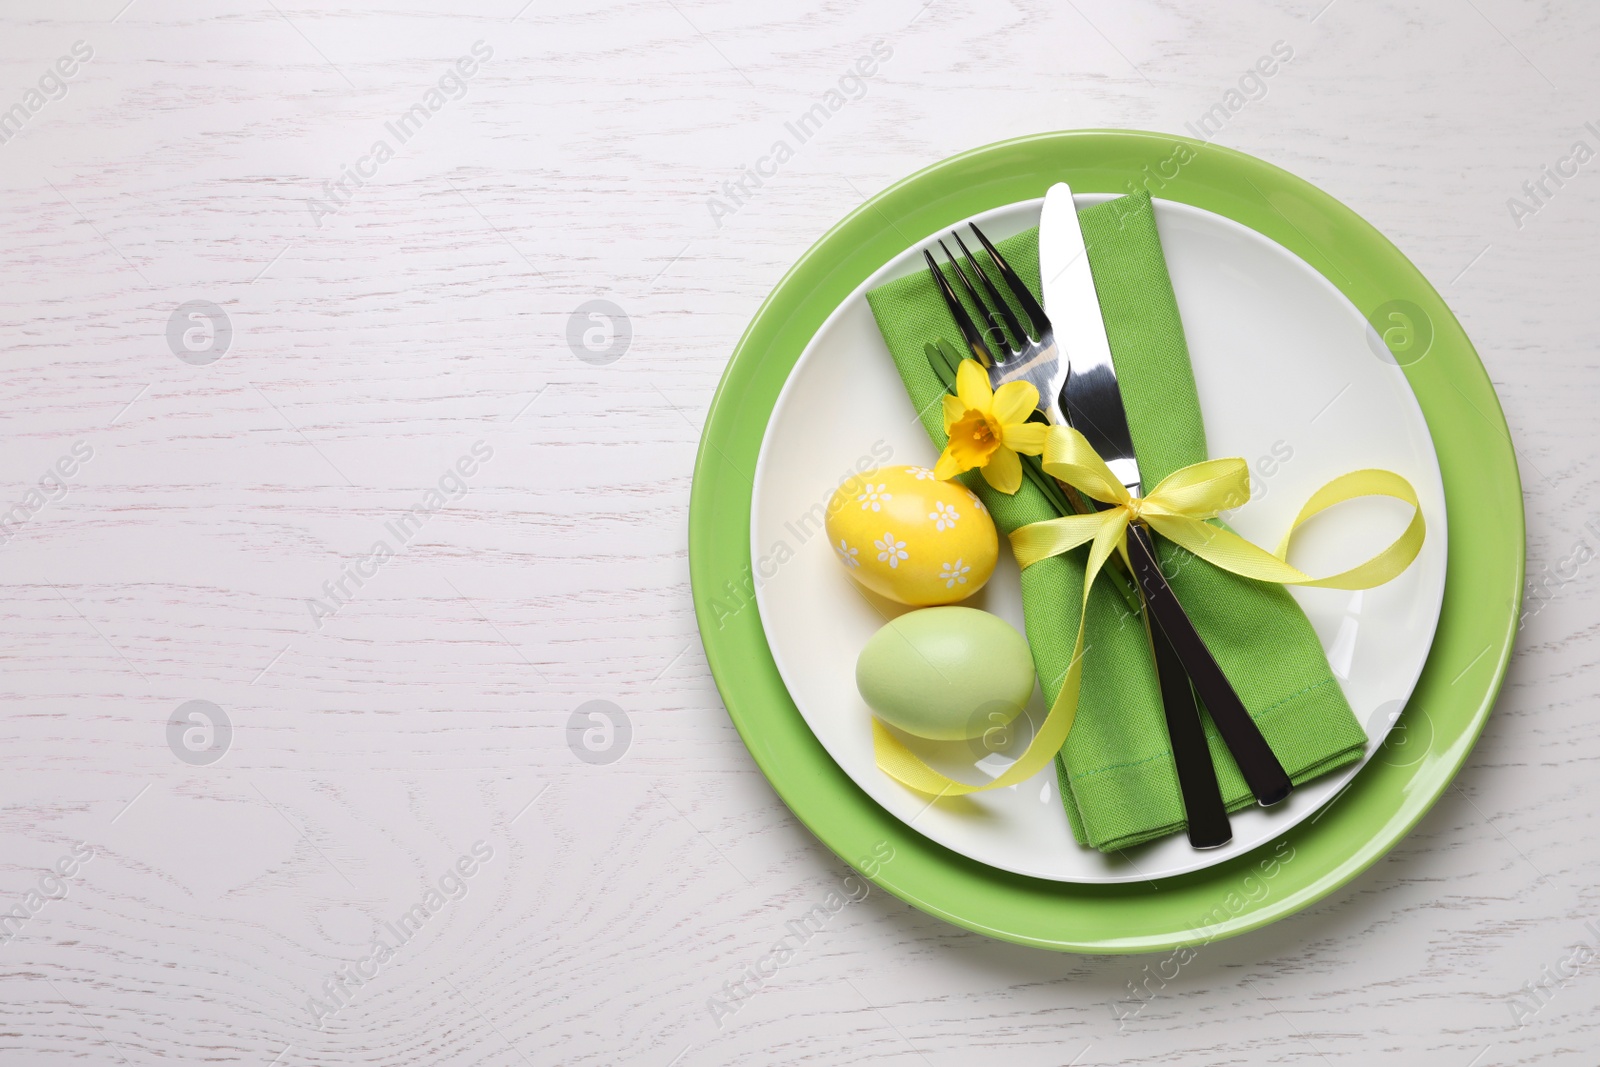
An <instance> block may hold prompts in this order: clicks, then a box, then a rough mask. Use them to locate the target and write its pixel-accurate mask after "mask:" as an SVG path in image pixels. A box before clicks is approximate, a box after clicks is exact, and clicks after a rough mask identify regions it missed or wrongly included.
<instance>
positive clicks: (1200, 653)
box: [1128, 522, 1294, 808]
mask: <svg viewBox="0 0 1600 1067" xmlns="http://www.w3.org/2000/svg"><path fill="white" fill-rule="evenodd" d="M1128 556H1129V558H1130V559H1131V560H1132V562H1133V572H1134V576H1135V577H1136V578H1137V579H1138V582H1139V588H1140V589H1142V590H1143V591H1144V595H1145V602H1146V603H1147V604H1149V606H1150V615H1151V617H1152V618H1153V619H1154V620H1155V623H1156V625H1157V626H1158V627H1159V628H1160V629H1161V631H1162V633H1164V634H1165V635H1166V637H1167V639H1168V640H1169V641H1170V642H1171V643H1172V648H1173V650H1174V651H1175V652H1176V654H1177V657H1178V659H1179V660H1180V661H1181V662H1182V663H1183V667H1184V669H1185V670H1186V671H1188V673H1189V680H1190V681H1192V682H1193V683H1194V688H1195V692H1196V693H1197V694H1198V695H1199V697H1200V700H1201V702H1202V703H1204V704H1205V706H1206V710H1207V711H1208V712H1210V713H1211V721H1212V722H1214V723H1216V724H1217V732H1218V733H1220V734H1222V739H1223V741H1225V742H1227V745H1228V750H1229V751H1230V752H1232V753H1233V758H1234V762H1236V763H1237V764H1238V765H1239V771H1240V773H1242V774H1243V775H1244V780H1245V783H1246V784H1247V785H1249V787H1250V792H1252V793H1254V794H1255V798H1256V802H1257V803H1258V804H1260V805H1261V806H1262V807H1264V808H1265V807H1270V806H1272V805H1273V804H1277V803H1278V802H1280V801H1282V800H1283V799H1285V798H1286V797H1288V795H1289V794H1290V792H1292V791H1293V789H1294V783H1293V782H1291V781H1290V780H1289V775H1288V774H1287V773H1286V772H1285V771H1284V769H1283V764H1281V763H1279V762H1278V757H1277V756H1276V755H1274V754H1273V751H1272V748H1271V746H1269V745H1268V744H1267V739H1266V738H1265V737H1262V736H1261V728H1260V727H1258V726H1257V725H1256V724H1255V720H1254V719H1252V718H1250V712H1248V711H1247V710H1245V706H1244V703H1243V702H1242V701H1241V700H1240V699H1239V694H1238V693H1236V692H1234V689H1233V685H1232V683H1230V682H1229V681H1228V678H1227V675H1225V674H1223V673H1222V668H1221V667H1219V666H1217V661H1216V658H1215V657H1213V656H1212V655H1211V650H1210V649H1209V648H1207V647H1206V643H1205V641H1203V640H1202V639H1201V637H1200V634H1199V633H1197V632H1196V631H1195V628H1194V623H1192V622H1190V621H1189V615H1188V613H1187V612H1185V611H1184V610H1183V605H1182V604H1180V603H1179V602H1178V597H1177V595H1176V594H1175V593H1173V591H1172V587H1171V586H1170V585H1168V584H1167V579H1166V576H1165V575H1163V574H1162V573H1161V563H1160V561H1159V560H1158V559H1157V558H1156V546H1155V543H1154V542H1153V541H1152V540H1151V539H1150V531H1149V529H1147V528H1146V527H1145V526H1144V524H1143V523H1138V522H1135V523H1130V524H1129V525H1128Z"/></svg>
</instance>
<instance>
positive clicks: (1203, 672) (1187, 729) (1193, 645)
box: [1039, 182, 1294, 825]
mask: <svg viewBox="0 0 1600 1067" xmlns="http://www.w3.org/2000/svg"><path fill="white" fill-rule="evenodd" d="M1039 275H1040V288H1041V292H1042V294H1043V297H1044V306H1045V313H1046V314H1047V315H1048V316H1049V318H1050V321H1051V324H1052V326H1053V327H1054V330H1055V337H1056V343H1057V344H1058V345H1059V346H1060V351H1061V358H1062V359H1064V360H1066V361H1067V363H1068V366H1069V368H1070V370H1069V373H1068V376H1067V381H1066V384H1065V385H1064V386H1063V387H1062V390H1061V396H1060V397H1058V398H1054V400H1053V402H1052V404H1051V407H1052V408H1053V409H1054V410H1051V409H1046V414H1047V416H1048V417H1050V418H1051V419H1052V420H1056V421H1061V422H1064V423H1065V424H1067V425H1070V426H1072V427H1073V428H1074V429H1076V430H1077V431H1078V432H1079V433H1081V434H1083V435H1084V437H1085V438H1086V439H1087V440H1088V441H1089V443H1090V444H1091V445H1093V446H1094V449H1095V451H1096V452H1098V453H1099V454H1100V455H1101V457H1102V458H1104V459H1105V461H1106V466H1108V467H1110V468H1111V471H1112V473H1113V474H1114V475H1115V476H1116V477H1117V479H1118V480H1119V481H1121V482H1122V483H1123V485H1124V486H1126V487H1127V489H1128V491H1129V492H1130V493H1132V494H1134V495H1135V496H1139V495H1142V493H1143V481H1142V478H1141V475H1140V471H1139V459H1138V453H1137V450H1136V449H1135V448H1134V444H1133V434H1132V432H1131V430H1130V429H1129V427H1128V417H1127V411H1126V408H1125V407H1124V405H1123V401H1122V389H1121V386H1120V384H1119V383H1118V381H1117V371H1116V364H1115V362H1114V361H1113V359H1112V356H1111V342H1110V338H1109V335H1108V334H1107V332H1106V327H1105V319H1104V316H1103V314H1102V312H1101V309H1100V300H1099V294H1098V291H1097V290H1096V288H1095V281H1094V273H1093V269H1092V267H1091V265H1090V263H1089V256H1088V252H1087V249H1086V247H1085V245H1084V240H1083V230H1082V227H1081V226H1080V224H1079V222H1078V211H1077V205H1076V204H1075V203H1074V201H1073V199H1072V189H1071V188H1070V187H1069V186H1068V185H1067V184H1066V183H1065V182H1058V183H1056V184H1055V185H1053V186H1051V187H1050V189H1049V190H1048V192H1047V193H1046V194H1045V201H1044V207H1043V210H1042V211H1041V213H1040V217H1039ZM1128 548H1129V553H1128V555H1129V558H1130V560H1132V562H1133V569H1134V575H1135V578H1136V579H1137V581H1138V583H1139V587H1140V589H1141V591H1142V592H1143V593H1144V595H1145V601H1146V603H1147V605H1148V606H1149V611H1148V613H1147V614H1148V615H1149V616H1150V617H1151V618H1152V619H1154V623H1155V625H1154V626H1153V627H1152V638H1154V637H1155V633H1154V631H1155V630H1159V631H1160V632H1161V636H1162V637H1164V638H1165V639H1166V642H1167V643H1168V644H1170V651H1171V652H1172V653H1173V655H1174V656H1175V658H1176V659H1177V660H1179V661H1180V662H1181V663H1182V666H1183V669H1184V670H1185V671H1186V672H1187V673H1188V676H1189V681H1190V682H1192V683H1193V690H1192V693H1191V696H1190V698H1189V701H1187V703H1188V704H1189V705H1190V706H1191V707H1192V705H1193V699H1194V696H1198V698H1199V700H1200V701H1201V702H1202V703H1203V704H1204V705H1205V708H1206V710H1207V711H1208V712H1209V713H1210V715H1211V721H1212V722H1213V723H1215V724H1216V726H1217V731H1218V732H1219V733H1220V734H1221V735H1222V739H1223V741H1224V742H1225V743H1226V744H1227V746H1228V749H1229V751H1231V752H1232V753H1233V757H1234V760H1235V762H1236V763H1237V764H1238V765H1239V770H1240V772H1241V773H1242V774H1243V775H1244V778H1245V781H1246V783H1247V784H1248V785H1249V787H1250V791H1251V792H1252V793H1253V794H1254V795H1255V797H1256V800H1257V802H1258V803H1260V804H1261V805H1262V806H1263V807H1266V806H1270V805H1272V804H1276V803H1278V802H1279V801H1282V800H1283V799H1284V798H1286V797H1287V796H1288V795H1289V793H1290V792H1291V791H1292V790H1293V788H1294V786H1293V784H1292V783H1291V782H1290V780H1289V776H1288V774H1287V773H1286V772H1285V771H1284V769H1283V765H1282V764H1281V763H1280V762H1279V761H1278V758H1277V756H1276V755H1275V754H1274V753H1273V751H1272V749H1271V747H1270V746H1269V745H1268V744H1267V742H1266V739H1265V738H1264V737H1262V735H1261V730H1260V728H1259V727H1257V726H1256V724H1255V720H1253V719H1252V718H1251V717H1250V713H1249V711H1247V710H1246V709H1245V706H1244V704H1243V702H1242V701H1241V700H1240V699H1239V695H1238V693H1237V692H1235V691H1234V688H1233V685H1232V683H1230V682H1229V681H1228V678H1227V676H1226V675H1225V674H1224V673H1223V672H1222V668H1221V667H1220V666H1218V664H1217V661H1216V659H1215V657H1213V656H1212V655H1211V650H1210V649H1209V648H1207V647H1206V644H1205V641H1204V640H1203V639H1201V637H1200V635H1199V633H1198V632H1197V631H1196V630H1195V628H1194V624H1193V623H1192V622H1191V621H1190V620H1189V616H1188V613H1187V612H1185V611H1184V609H1183V605H1182V604H1181V603H1180V602H1179V601H1178V598H1177V596H1176V595H1175V594H1174V593H1173V592H1172V588H1171V586H1170V585H1168V584H1167V580H1166V577H1165V576H1164V575H1163V574H1162V572H1161V564H1160V560H1159V557H1158V556H1157V555H1156V549H1155V543H1154V541H1153V540H1152V536H1151V531H1150V530H1149V528H1148V527H1147V526H1145V525H1144V524H1143V523H1137V522H1136V523H1132V524H1130V525H1129V527H1128ZM1161 644H1162V642H1161V641H1159V640H1153V646H1154V647H1155V648H1156V650H1157V654H1156V659H1157V666H1158V668H1160V666H1161V664H1162V659H1163V654H1164V652H1166V651H1168V650H1164V649H1162V648H1161V647H1160V646H1161ZM1168 666H1169V670H1168V671H1167V672H1160V671H1159V670H1158V674H1161V675H1163V676H1164V675H1165V674H1170V673H1171V672H1170V663H1169V665H1168ZM1169 688H1175V683H1173V684H1172V685H1170V686H1169V685H1164V686H1163V701H1162V702H1163V707H1164V710H1165V711H1166V713H1167V728H1168V733H1169V735H1170V736H1171V740H1172V744H1173V759H1174V762H1175V763H1176V764H1178V769H1179V784H1180V787H1181V788H1182V790H1183V793H1184V802H1185V808H1186V810H1187V809H1188V807H1189V801H1190V797H1191V792H1192V793H1193V799H1194V801H1195V804H1196V805H1197V807H1198V809H1199V817H1200V818H1201V819H1202V820H1203V821H1205V822H1206V823H1207V824H1208V825H1210V824H1212V823H1214V821H1215V811H1216V807H1217V806H1219V805H1220V804H1221V800H1220V797H1218V798H1217V800H1216V801H1215V802H1214V803H1213V801H1212V799H1211V793H1212V792H1213V791H1215V790H1216V788H1217V787H1216V784H1215V783H1216V773H1215V768H1213V767H1212V765H1211V759H1210V754H1209V752H1208V751H1205V749H1204V744H1205V738H1204V732H1203V729H1201V728H1200V722H1199V718H1198V710H1197V709H1196V710H1195V711H1194V713H1193V714H1189V713H1186V712H1185V711H1182V710H1179V709H1180V708H1181V707H1182V705H1183V704H1184V703H1185V702H1184V701H1182V700H1179V699H1176V697H1177V696H1178V694H1176V693H1174V694H1173V695H1174V697H1175V699H1173V700H1171V701H1169V700H1167V699H1166V696H1167V692H1168V689H1169ZM1197 730H1199V731H1200V736H1199V744H1198V745H1196V744H1195V741H1194V734H1195V732H1196V731H1197ZM1180 749H1181V750H1182V751H1183V755H1181V756H1180V755H1179V751H1180ZM1202 763H1203V767H1202ZM1185 770H1187V772H1188V773H1187V775H1186V774H1185ZM1206 779H1209V787H1207V784H1206V781H1205V780H1206ZM1223 818H1224V819H1225V818H1226V814H1225V813H1224V815H1223ZM1194 819H1195V812H1193V811H1191V812H1190V821H1191V823H1192V822H1193V821H1194Z"/></svg>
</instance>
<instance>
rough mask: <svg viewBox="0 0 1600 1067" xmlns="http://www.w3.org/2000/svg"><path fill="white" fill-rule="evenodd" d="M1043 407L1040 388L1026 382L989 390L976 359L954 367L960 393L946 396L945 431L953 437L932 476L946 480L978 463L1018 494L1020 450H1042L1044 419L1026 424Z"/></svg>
mask: <svg viewBox="0 0 1600 1067" xmlns="http://www.w3.org/2000/svg"><path fill="white" fill-rule="evenodd" d="M1038 406H1039V390H1037V389H1035V388H1034V387H1033V386H1032V385H1030V384H1029V383H1027V382H1010V383H1008V384H1006V385H1002V386H1001V387H1000V388H999V390H998V391H996V390H991V389H990V388H989V375H988V374H987V372H985V371H984V369H983V368H982V367H980V366H978V362H977V361H976V360H972V359H964V360H962V361H961V366H959V367H957V368H956V395H955V396H950V395H948V394H946V396H945V398H944V432H945V435H946V436H948V437H949V438H950V443H949V444H947V445H945V448H944V452H943V454H942V455H940V456H939V463H938V465H937V466H935V467H934V469H933V474H934V477H936V478H938V479H940V480H941V481H947V480H949V479H951V478H954V477H955V476H956V475H958V474H960V473H961V472H962V471H969V470H972V469H973V468H974V467H977V468H979V469H981V470H982V471H983V478H984V481H986V482H988V483H989V484H990V485H992V486H994V487H995V488H996V489H998V490H1000V492H1002V493H1007V494H1010V493H1015V492H1016V491H1017V489H1018V487H1019V486H1021V485H1022V461H1021V460H1019V459H1018V458H1017V453H1018V452H1021V453H1023V454H1024V455H1028V456H1037V455H1038V454H1039V453H1041V452H1043V451H1044V441H1045V434H1046V430H1047V429H1048V428H1047V427H1046V426H1045V425H1044V424H1043V423H1038V422H1027V421H1026V420H1027V418H1028V416H1029V415H1031V414H1033V410H1034V408H1036V407H1038Z"/></svg>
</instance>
